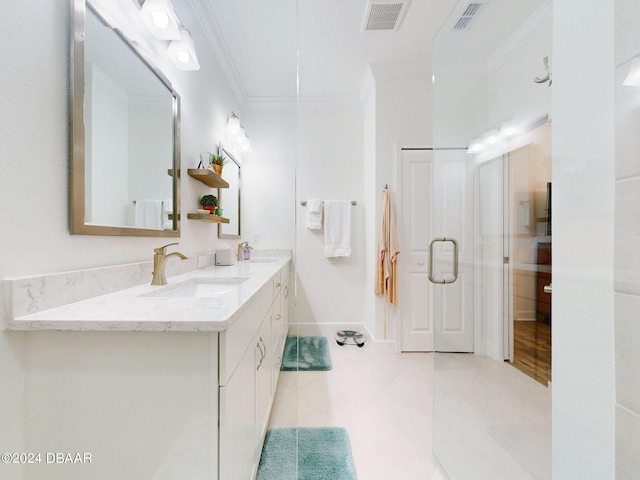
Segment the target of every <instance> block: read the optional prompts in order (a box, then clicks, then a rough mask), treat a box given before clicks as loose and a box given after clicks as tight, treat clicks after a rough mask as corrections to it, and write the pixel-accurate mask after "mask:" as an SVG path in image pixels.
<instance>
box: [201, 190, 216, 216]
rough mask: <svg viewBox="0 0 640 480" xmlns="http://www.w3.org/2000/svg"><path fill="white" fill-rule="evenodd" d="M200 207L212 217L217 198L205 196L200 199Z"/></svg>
mask: <svg viewBox="0 0 640 480" xmlns="http://www.w3.org/2000/svg"><path fill="white" fill-rule="evenodd" d="M200 205H202V208H203V209H204V210H208V211H209V213H211V214H212V215H213V213H214V212H215V210H216V208H217V207H218V198H217V197H216V196H215V195H205V196H204V197H202V198H201V199H200Z"/></svg>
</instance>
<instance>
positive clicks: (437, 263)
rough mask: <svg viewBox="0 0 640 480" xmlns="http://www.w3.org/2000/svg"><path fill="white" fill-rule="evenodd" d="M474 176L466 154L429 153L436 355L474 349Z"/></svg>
mask: <svg viewBox="0 0 640 480" xmlns="http://www.w3.org/2000/svg"><path fill="white" fill-rule="evenodd" d="M473 172H474V165H473V164H472V163H470V161H469V159H468V156H467V154H466V151H465V150H462V149H451V150H436V151H435V152H434V154H433V175H432V189H433V208H432V211H433V227H432V232H433V233H432V238H431V240H430V242H434V243H433V246H432V249H431V252H432V253H430V258H429V261H430V264H431V268H430V270H431V277H432V278H433V279H434V281H433V282H432V284H433V303H434V333H435V340H434V349H435V350H436V351H438V352H473V351H474V303H473V298H474V241H473V232H474V228H473V225H474V224H473V222H474V196H473V187H474V182H473V177H474V173H473ZM456 247H457V251H456Z"/></svg>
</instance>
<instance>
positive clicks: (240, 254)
mask: <svg viewBox="0 0 640 480" xmlns="http://www.w3.org/2000/svg"><path fill="white" fill-rule="evenodd" d="M245 245H246V246H247V247H248V246H249V242H240V243H239V244H238V253H237V255H236V260H238V261H239V262H242V261H243V260H244V252H243V250H244V248H243V247H244V246H245Z"/></svg>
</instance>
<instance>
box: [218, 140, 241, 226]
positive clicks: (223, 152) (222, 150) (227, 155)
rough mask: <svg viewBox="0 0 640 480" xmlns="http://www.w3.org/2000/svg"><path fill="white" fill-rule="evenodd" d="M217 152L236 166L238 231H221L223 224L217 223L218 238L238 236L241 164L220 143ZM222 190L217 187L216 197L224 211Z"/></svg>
mask: <svg viewBox="0 0 640 480" xmlns="http://www.w3.org/2000/svg"><path fill="white" fill-rule="evenodd" d="M218 153H219V154H221V155H225V156H226V157H227V158H228V159H229V160H230V161H232V162H233V163H235V164H236V165H237V166H238V233H237V235H236V234H231V233H222V228H223V224H222V223H219V224H218V238H240V237H241V233H242V165H240V162H239V161H238V160H237V159H236V157H234V156H233V154H232V153H231V152H229V151H228V150H226V149H225V148H224V147H223V146H222V145H220V146H219V147H218ZM223 192H224V190H223V189H220V188H219V189H218V198H219V199H220V206H221V207H222V209H223V211H224V208H225V207H224V196H223Z"/></svg>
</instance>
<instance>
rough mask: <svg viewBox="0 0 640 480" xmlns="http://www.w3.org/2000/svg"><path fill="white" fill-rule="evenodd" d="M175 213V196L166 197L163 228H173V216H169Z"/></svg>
mask: <svg viewBox="0 0 640 480" xmlns="http://www.w3.org/2000/svg"><path fill="white" fill-rule="evenodd" d="M170 215H173V198H165V199H164V200H163V201H162V229H163V230H173V218H169V216H170Z"/></svg>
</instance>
